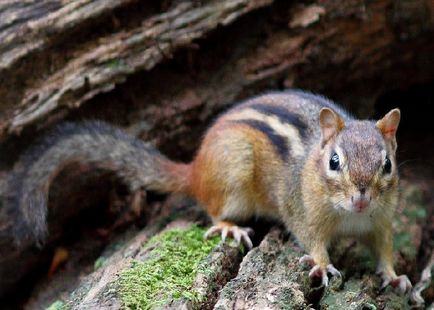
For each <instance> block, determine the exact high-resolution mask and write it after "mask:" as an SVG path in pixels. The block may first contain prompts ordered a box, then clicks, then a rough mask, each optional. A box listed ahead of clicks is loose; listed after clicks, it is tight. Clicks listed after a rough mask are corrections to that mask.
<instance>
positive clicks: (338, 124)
mask: <svg viewBox="0 0 434 310" xmlns="http://www.w3.org/2000/svg"><path fill="white" fill-rule="evenodd" d="M319 125H320V127H321V132H322V143H323V145H324V143H326V142H327V141H328V140H330V138H332V137H333V136H335V135H337V134H338V133H339V132H340V131H341V130H342V128H344V127H345V122H344V120H343V119H342V117H340V116H339V114H337V113H336V112H335V111H333V110H332V109H329V108H322V109H321V111H320V112H319Z"/></svg>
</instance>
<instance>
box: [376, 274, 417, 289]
mask: <svg viewBox="0 0 434 310" xmlns="http://www.w3.org/2000/svg"><path fill="white" fill-rule="evenodd" d="M380 276H381V278H382V280H383V282H382V284H381V289H384V288H385V287H386V286H388V285H390V286H392V287H393V288H394V289H395V290H397V291H398V292H399V293H401V294H408V293H410V292H411V290H412V288H413V286H412V285H411V282H410V280H409V279H408V277H407V276H406V275H400V276H398V277H391V276H384V275H382V274H380Z"/></svg>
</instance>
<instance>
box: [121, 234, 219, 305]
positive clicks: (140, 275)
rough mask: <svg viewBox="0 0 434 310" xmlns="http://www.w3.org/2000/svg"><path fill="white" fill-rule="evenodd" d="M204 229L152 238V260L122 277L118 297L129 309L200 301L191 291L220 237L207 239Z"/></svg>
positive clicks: (123, 273)
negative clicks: (180, 301)
mask: <svg viewBox="0 0 434 310" xmlns="http://www.w3.org/2000/svg"><path fill="white" fill-rule="evenodd" d="M203 234H204V230H203V229H202V228H199V227H197V226H192V227H190V228H188V229H173V230H169V231H167V232H164V233H162V234H160V235H158V236H155V237H153V238H151V239H150V240H149V241H148V242H147V244H146V245H145V247H146V248H151V250H150V252H149V259H147V260H146V261H144V262H141V261H135V262H134V263H133V265H132V267H131V268H130V269H128V270H126V271H124V272H122V274H121V275H120V277H119V283H118V284H119V295H120V298H121V300H122V302H123V304H124V306H125V307H126V308H128V309H151V308H154V307H158V306H162V305H165V304H167V303H168V302H170V301H171V300H176V299H181V298H185V299H188V300H192V301H198V299H199V297H198V296H199V295H198V293H197V292H195V291H194V290H192V289H191V287H192V284H193V281H194V279H195V277H196V274H197V273H198V271H202V270H204V269H205V266H203V265H201V261H202V260H203V259H204V258H205V257H206V256H207V255H208V254H209V253H210V252H211V251H212V250H213V249H214V247H215V246H216V245H217V244H218V242H219V238H213V239H210V240H204V238H203Z"/></svg>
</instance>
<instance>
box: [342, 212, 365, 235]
mask: <svg viewBox="0 0 434 310" xmlns="http://www.w3.org/2000/svg"><path fill="white" fill-rule="evenodd" d="M371 230H372V219H371V217H370V216H369V214H368V213H366V214H356V213H348V214H345V215H343V216H342V220H341V222H340V223H339V224H338V227H337V232H338V234H340V235H344V236H353V235H363V234H366V233H368V232H370V231H371Z"/></svg>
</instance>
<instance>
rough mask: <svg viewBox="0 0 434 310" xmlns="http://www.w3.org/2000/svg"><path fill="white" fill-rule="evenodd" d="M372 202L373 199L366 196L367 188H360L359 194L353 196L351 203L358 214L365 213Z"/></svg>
mask: <svg viewBox="0 0 434 310" xmlns="http://www.w3.org/2000/svg"><path fill="white" fill-rule="evenodd" d="M370 201H371V197H370V196H369V195H368V194H366V188H365V187H363V188H360V189H359V192H358V193H356V194H355V195H353V196H351V202H352V203H353V208H354V210H355V211H356V212H363V211H364V210H365V209H366V208H367V207H368V206H369V202H370Z"/></svg>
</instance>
